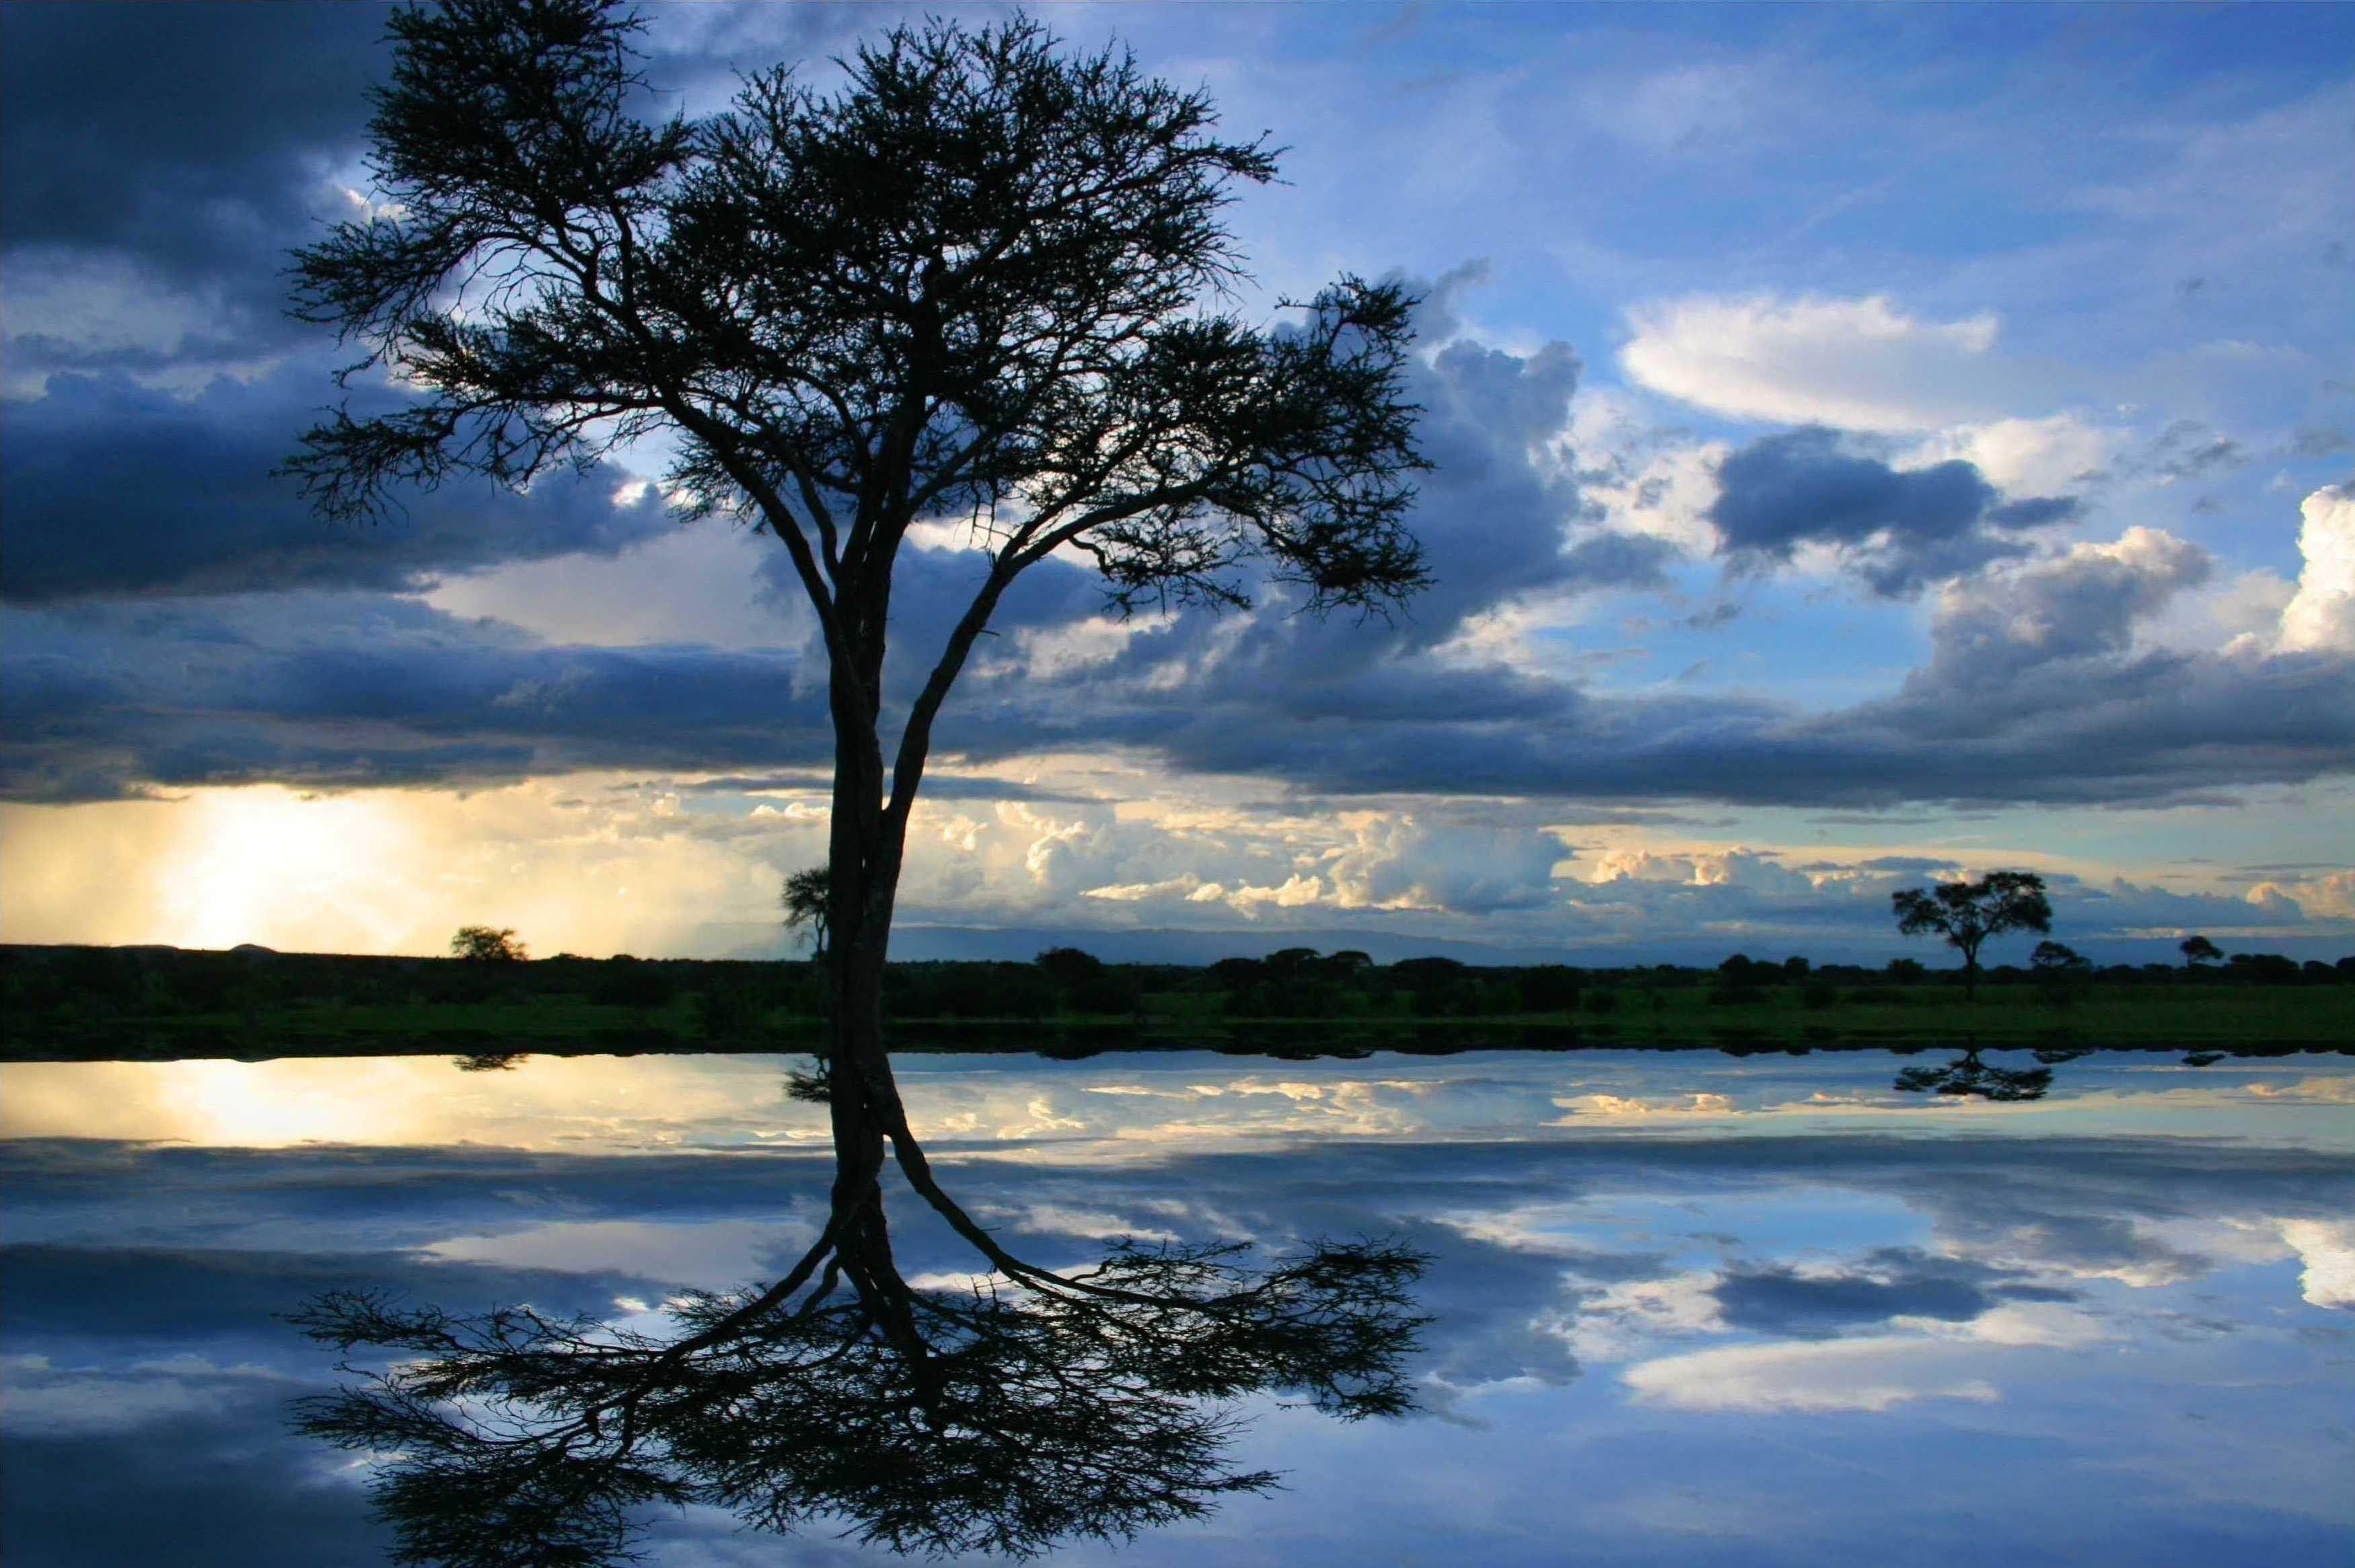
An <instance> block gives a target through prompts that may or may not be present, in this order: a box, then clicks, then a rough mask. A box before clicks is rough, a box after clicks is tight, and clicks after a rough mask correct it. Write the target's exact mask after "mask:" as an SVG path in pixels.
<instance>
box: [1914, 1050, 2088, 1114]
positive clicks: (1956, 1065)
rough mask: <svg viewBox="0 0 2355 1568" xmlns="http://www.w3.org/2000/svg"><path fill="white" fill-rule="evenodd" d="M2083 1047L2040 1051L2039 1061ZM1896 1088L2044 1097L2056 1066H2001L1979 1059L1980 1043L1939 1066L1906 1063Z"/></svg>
mask: <svg viewBox="0 0 2355 1568" xmlns="http://www.w3.org/2000/svg"><path fill="white" fill-rule="evenodd" d="M2080 1055H2083V1052H2080V1051H2039V1052H2038V1053H2037V1054H2036V1056H2037V1060H2038V1061H2039V1062H2044V1063H2051V1062H2065V1061H2068V1060H2069V1059H2070V1058H2072V1057H2073V1056H2080ZM2051 1086H2052V1069H2051V1067H2050V1066H2049V1065H2047V1066H2037V1067H1998V1066H1994V1065H1990V1064H1988V1063H1986V1062H1982V1061H1980V1060H1979V1048H1978V1047H1977V1046H1976V1045H1974V1046H1972V1047H1970V1048H1969V1049H1967V1050H1966V1051H1965V1052H1964V1053H1963V1054H1962V1055H1961V1057H1960V1058H1958V1059H1957V1060H1955V1061H1952V1062H1948V1063H1946V1064H1945V1065H1941V1066H1936V1067H1906V1068H1903V1069H1902V1070H1901V1071H1900V1072H1899V1073H1898V1075H1897V1082H1896V1085H1895V1087H1896V1088H1898V1089H1900V1090H1902V1091H1904V1092H1905V1093H1907V1094H1931V1093H1936V1094H1941V1095H1955V1096H1967V1097H1971V1098H1973V1099H1981V1100H2041V1099H2042V1098H2043V1097H2044V1095H2045V1091H2047V1090H2048V1089H2050V1088H2051Z"/></svg>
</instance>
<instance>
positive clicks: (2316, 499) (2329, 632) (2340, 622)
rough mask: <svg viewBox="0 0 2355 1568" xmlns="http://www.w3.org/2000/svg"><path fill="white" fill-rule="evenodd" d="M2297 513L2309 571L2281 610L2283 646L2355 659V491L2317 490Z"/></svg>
mask: <svg viewBox="0 0 2355 1568" xmlns="http://www.w3.org/2000/svg"><path fill="white" fill-rule="evenodd" d="M2298 513H2299V515H2300V516H2301V517H2302V518H2303V519H2304V520H2305V521H2304V523H2303V524H2302V525H2301V526H2300V527H2299V529H2298V532H2297V547H2298V551H2299V553H2300V554H2301V555H2303V556H2305V557H2306V565H2305V567H2304V569H2303V570H2301V571H2300V572H2299V573H2298V577H2297V593H2296V596H2295V597H2294V598H2292V599H2291V600H2290V601H2289V603H2288V604H2287V605H2286V606H2284V607H2283V609H2282V612H2281V645H2282V646H2283V647H2284V648H2286V649H2315V650H2327V651H2329V652H2339V653H2355V485H2345V484H2339V485H2329V486H2326V487H2325V488H2323V489H2321V490H2318V491H2316V492H2314V493H2312V494H2311V495H2308V496H2307V498H2306V500H2305V502H2304V503H2303V504H2301V505H2300V507H2299V508H2298Z"/></svg>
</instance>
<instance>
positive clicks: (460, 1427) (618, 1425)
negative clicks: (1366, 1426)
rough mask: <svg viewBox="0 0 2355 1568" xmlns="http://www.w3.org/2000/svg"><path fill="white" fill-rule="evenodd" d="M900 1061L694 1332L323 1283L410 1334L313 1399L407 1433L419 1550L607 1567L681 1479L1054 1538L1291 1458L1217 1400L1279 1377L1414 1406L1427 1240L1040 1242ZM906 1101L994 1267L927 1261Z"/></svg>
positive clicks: (1169, 1507)
mask: <svg viewBox="0 0 2355 1568" xmlns="http://www.w3.org/2000/svg"><path fill="white" fill-rule="evenodd" d="M837 1087H839V1086H837ZM876 1087H879V1088H881V1089H882V1091H883V1092H882V1094H881V1095H880V1096H878V1095H875V1094H873V1093H872V1092H871V1091H870V1092H869V1093H861V1094H844V1093H837V1094H835V1095H832V1096H829V1100H830V1102H831V1105H832V1109H833V1113H834V1117H835V1132H836V1153H837V1172H836V1181H835V1187H834V1194H833V1202H832V1203H831V1206H830V1211H829V1218H828V1221H827V1224H826V1229H825V1231H824V1233H823V1234H821V1235H820V1236H819V1238H818V1240H817V1242H816V1243H815V1245H813V1246H811V1247H810V1249H809V1250H808V1251H807V1252H806V1253H805V1254H804V1255H802V1257H801V1258H800V1260H799V1261H798V1262H797V1263H796V1264H795V1265H794V1267H793V1268H792V1269H791V1270H790V1271H789V1272H788V1273H787V1274H786V1275H785V1276H784V1277H783V1278H782V1279H780V1280H778V1281H777V1282H776V1283H775V1284H773V1285H772V1286H770V1287H767V1288H766V1289H762V1290H759V1291H757V1292H754V1291H747V1292H743V1293H738V1294H702V1293H698V1294H694V1295H690V1296H687V1297H685V1298H681V1299H679V1300H677V1301H675V1302H673V1303H672V1305H671V1311H672V1316H673V1319H674V1320H675V1323H676V1331H675V1332H674V1333H673V1334H672V1335H670V1336H669V1337H662V1336H656V1335H649V1334H645V1333H639V1332H634V1331H631V1330H626V1329H622V1328H617V1327H615V1326H613V1325H609V1324H606V1323H602V1322H600V1321H598V1320H596V1319H555V1318H550V1317H547V1316H543V1315H541V1314H540V1313H538V1312H536V1311H534V1310H532V1309H531V1308H524V1307H517V1308H506V1309H502V1310H498V1311H494V1312H491V1313H489V1314H486V1315H484V1316H479V1317H458V1316H453V1315H451V1314H449V1313H446V1312H444V1311H442V1310H441V1309H439V1308H433V1307H421V1308H419V1307H403V1306H400V1305H398V1304H396V1303H394V1302H393V1301H391V1300H390V1299H389V1298H385V1297H383V1296H381V1295H378V1294H375V1293H369V1292H361V1291H346V1292H336V1293H332V1294H329V1295H327V1296H325V1297H322V1298H318V1299H316V1300H314V1301H313V1302H311V1303H310V1304H309V1305H308V1306H306V1307H305V1308H304V1309H303V1310H302V1311H301V1312H300V1313H299V1314H297V1315H296V1318H295V1321H296V1323H297V1325H298V1326H299V1327H300V1328H302V1329H303V1330H304V1331H305V1332H306V1333H308V1334H309V1335H310V1336H311V1337H312V1338H314V1339H315V1340H320V1341H322V1342H324V1343H327V1344H331V1345H334V1346H336V1348H337V1349H338V1350H340V1351H343V1352H345V1353H346V1356H347V1357H349V1356H351V1355H353V1354H354V1353H355V1352H359V1351H374V1352H378V1353H381V1354H383V1355H385V1356H387V1357H388V1358H389V1360H390V1362H391V1364H390V1366H389V1370H385V1371H380V1372H368V1371H364V1370H362V1369H359V1368H357V1367H353V1366H350V1365H349V1363H348V1362H347V1366H346V1370H347V1371H349V1372H354V1373H356V1374H357V1381H355V1382H354V1383H351V1384H349V1385H347V1386H346V1388H344V1389H343V1390H341V1391H340V1392H338V1393H335V1394H331V1395H325V1396H322V1397H320V1398H317V1399H314V1400H311V1401H307V1402H305V1404H304V1406H303V1407H302V1409H301V1411H300V1413H299V1415H298V1418H297V1420H298V1425H299V1426H300V1428H301V1429H302V1430H303V1431H304V1432H306V1433H308V1434H309V1435H311V1436H315V1437H318V1438H321V1439H324V1440H325V1441H326V1442H328V1443H331V1444H334V1445H336V1446H338V1447H341V1448H345V1449H347V1450H351V1451H354V1452H357V1453H363V1454H368V1455H370V1456H375V1457H378V1458H379V1459H380V1460H381V1463H380V1466H379V1467H378V1471H377V1475H376V1483H375V1485H376V1502H377V1506H378V1511H379V1513H380V1514H381V1516H382V1517H383V1518H384V1519H385V1520H386V1521H387V1522H388V1523H389V1525H390V1526H391V1527H392V1529H393V1531H394V1535H395V1547H394V1556H395V1558H396V1559H397V1560H399V1561H401V1562H405V1563H447V1564H453V1565H454V1564H464V1565H468V1568H474V1565H482V1568H490V1565H502V1568H504V1565H515V1568H521V1565H524V1564H531V1565H534V1568H556V1565H576V1564H577V1565H581V1568H586V1565H589V1564H599V1563H612V1562H616V1561H620V1560H623V1559H624V1558H626V1557H627V1556H628V1555H629V1554H630V1551H631V1547H632V1544H633V1542H634V1541H635V1539H636V1537H637V1535H638V1532H639V1530H640V1528H641V1524H642V1520H643V1519H644V1517H645V1514H646V1512H647V1511H648V1510H649V1507H650V1505H656V1504H666V1503H667V1504H674V1505H684V1504H688V1503H700V1504H708V1505H714V1506H718V1507H721V1508H726V1509H729V1510H733V1511H734V1512H735V1513H736V1514H737V1515H738V1516H739V1517H740V1518H741V1519H743V1520H746V1521H747V1522H748V1523H751V1524H752V1525H754V1526H757V1527H760V1528H762V1529H768V1530H774V1531H788V1530H792V1529H794V1528H795V1527H797V1526H800V1525H804V1524H806V1523H811V1522H826V1521H835V1522H841V1523H845V1524H847V1527H848V1529H849V1531H851V1532H852V1533H854V1534H856V1535H857V1536H858V1537H859V1538H860V1539H861V1540H863V1541H866V1542H878V1543H881V1544H884V1545H887V1546H889V1547H890V1548H892V1549H894V1550H896V1551H900V1552H925V1553H932V1554H942V1553H950V1552H967V1551H984V1552H1005V1553H1008V1554H1012V1555H1016V1556H1028V1555H1030V1554H1033V1553H1036V1552H1041V1551H1043V1550H1045V1549H1046V1548H1048V1547H1049V1546H1050V1545H1052V1544H1054V1543H1055V1542H1059V1541H1062V1540H1066V1539H1070V1538H1075V1537H1097V1538H1114V1537H1118V1538H1126V1537H1130V1536H1133V1535H1135V1533H1136V1532H1137V1531H1140V1530H1143V1529H1146V1528H1148V1527H1151V1526H1155V1525H1160V1524H1166V1523H1169V1522H1172V1521H1175V1520H1184V1519H1190V1518H1194V1517H1197V1516H1199V1515H1201V1514H1203V1513H1205V1512H1207V1511H1209V1509H1211V1508H1212V1507H1213V1506H1215V1502H1216V1499H1219V1498H1220V1497H1222V1496H1224V1495H1226V1494H1229V1493H1234V1492H1257V1491H1263V1490H1265V1489H1268V1488H1270V1487H1271V1486H1273V1484H1274V1482H1275V1477H1274V1476H1273V1474H1272V1473H1270V1472H1265V1471H1248V1472H1246V1471H1239V1470H1235V1469H1232V1468H1231V1467H1229V1466H1228V1465H1227V1464H1226V1462H1225V1455H1226V1451H1227V1448H1228V1446H1229V1443H1230V1441H1231V1438H1232V1437H1233V1436H1235V1433H1236V1431H1237V1419H1236V1417H1235V1416H1234V1415H1233V1414H1231V1413H1230V1412H1227V1411H1224V1410H1222V1409H1220V1406H1219V1403H1218V1402H1221V1401H1231V1400H1234V1399H1237V1398H1240V1397H1241V1396H1244V1395H1248V1394H1253V1393H1276V1394H1280V1395H1283V1396H1285V1397H1289V1398H1292V1399H1295V1400H1298V1401H1303V1402H1305V1403H1306V1404H1311V1405H1313V1406H1315V1407H1316V1408H1317V1409H1319V1410H1322V1411H1325V1412H1326V1413H1327V1414H1332V1415H1335V1416H1337V1417H1339V1418H1341V1419H1344V1420H1359V1419H1362V1418H1364V1417H1367V1416H1376V1415H1398V1414H1402V1413H1404V1412H1406V1411H1407V1410H1409V1409H1411V1408H1412V1397H1411V1395H1410V1393H1409V1389H1408V1383H1407V1379H1406V1378H1405V1376H1404V1375H1403V1373H1402V1372H1401V1366H1402V1363H1403V1362H1404V1361H1405V1360H1406V1358H1407V1356H1408V1355H1409V1354H1410V1353H1411V1352H1412V1351H1413V1350H1414V1348H1415V1343H1416V1335H1417V1331H1418V1330H1419V1329H1420V1328H1421V1326H1422V1324H1423V1322H1424V1321H1425V1319H1421V1318H1418V1317H1416V1316H1415V1315H1414V1313H1413V1309H1412V1299H1411V1297H1410V1294H1409V1292H1410V1290H1411V1288H1412V1286H1413V1284H1414V1283H1415V1281H1416V1280H1417V1279H1418V1278H1419V1277H1420V1276H1421V1274H1422V1272H1423V1268H1424V1266H1425V1265H1426V1263H1427V1261H1428V1260H1427V1259H1425V1258H1424V1257H1423V1256H1422V1255H1419V1254H1417V1253H1414V1252H1412V1251H1411V1250H1409V1249H1407V1248H1404V1247H1401V1246H1397V1245H1390V1244H1388V1243H1382V1242H1359V1243H1355V1244H1316V1245H1310V1246H1308V1247H1306V1248H1305V1249H1303V1250H1301V1251H1298V1252H1296V1253H1295V1254H1292V1255H1287V1256H1284V1257H1282V1258H1278V1259H1276V1260H1274V1261H1273V1262H1271V1263H1268V1264H1265V1265H1263V1266H1254V1265H1253V1264H1252V1260H1251V1257H1250V1255H1249V1249H1248V1248H1247V1247H1246V1246H1244V1245H1239V1244H1223V1245H1194V1246H1180V1245H1135V1244H1128V1243H1124V1244H1122V1245H1119V1246H1117V1247H1115V1248H1114V1250H1113V1251H1112V1252H1111V1254H1110V1255H1108V1256H1106V1257H1105V1258H1103V1261H1101V1262H1100V1263H1098V1264H1096V1265H1095V1266H1093V1267H1091V1268H1087V1269H1085V1270H1082V1271H1073V1272H1064V1273H1058V1272H1054V1271H1051V1270H1049V1269H1045V1268H1040V1267H1038V1266H1034V1265H1032V1264H1030V1263H1028V1262H1026V1261H1024V1260H1023V1259H1021V1258H1018V1257H1016V1256H1014V1255H1011V1254H1009V1253H1007V1251H1006V1250H1005V1249H1004V1248H1003V1247H1001V1246H1000V1245H998V1243H997V1242H996V1240H995V1239H994V1238H993V1237H992V1236H991V1235H990V1234H988V1233H987V1232H986V1230H984V1229H983V1228H982V1227H981V1226H980V1225H979V1224H976V1223H975V1221H974V1220H973V1219H972V1218H971V1217H970V1216H969V1215H967V1214H966V1213H964V1210H963V1209H961V1208H960V1207H959V1206H958V1205H957V1204H956V1203H955V1202H954V1201H953V1200H951V1199H950V1198H949V1197H948V1195H947V1194H946V1193H945V1192H942V1190H941V1189H940V1187H939V1184H938V1183H937V1181H935V1180H934V1179H933V1175H932V1171H931V1170H930V1168H929V1166H928V1164H927V1163H926V1161H925V1160H924V1156H923V1152H922V1149H921V1148H920V1147H919V1146H918V1144H917V1143H916V1141H915V1139H913V1138H912V1137H911V1136H909V1134H908V1130H907V1126H906V1120H905V1117H904V1114H903V1113H901V1112H900V1107H899V1106H898V1103H897V1100H898V1097H897V1092H896V1089H895V1088H893V1087H891V1086H890V1084H889V1080H888V1078H887V1079H886V1080H885V1081H884V1083H883V1084H882V1085H879V1086H876ZM879 1100H880V1101H881V1102H882V1103H881V1110H882V1115H881V1116H880V1117H879V1118H878V1117H877V1116H875V1115H874V1114H873V1113H874V1112H875V1111H876V1110H877V1109H878V1105H877V1102H878V1101H879ZM846 1103H847V1104H848V1105H849V1106H850V1107H851V1108H850V1110H849V1112H848V1114H845V1107H846ZM878 1120H880V1121H881V1122H882V1123H883V1124H884V1126H885V1127H887V1128H889V1131H890V1145H891V1148H892V1152H893V1154H894V1155H895V1156H896V1158H897V1161H898V1163H899V1165H900V1170H901V1171H903V1172H904V1173H905V1174H906V1175H907V1176H908V1178H909V1180H910V1182H911V1185H912V1186H914V1187H915V1189H916V1191H917V1192H919V1193H920V1194H922V1196H923V1197H924V1199H925V1200H926V1202H928V1203H930V1205H931V1206H932V1209H933V1210H935V1211H936V1212H937V1213H940V1214H941V1216H942V1217H943V1218H944V1219H945V1220H946V1221H947V1222H948V1223H949V1224H950V1225H951V1226H952V1227H953V1228H954V1229H955V1230H956V1232H957V1233H958V1234H960V1235H961V1236H962V1237H964V1240H965V1241H966V1242H967V1243H968V1244H970V1245H972V1246H973V1247H974V1248H975V1251H976V1252H978V1253H979V1255H980V1256H981V1257H982V1259H983V1260H985V1261H986V1265H987V1269H988V1272H987V1273H986V1274H984V1275H981V1276H979V1277H976V1278H975V1281H974V1282H973V1283H971V1284H970V1285H967V1286H964V1287H962V1288H946V1289H943V1288H935V1287H921V1288H920V1287H915V1286H912V1285H911V1284H910V1283H909V1282H908V1281H907V1280H906V1279H905V1278H903V1277H901V1275H900V1268H899V1266H898V1264H897V1263H896V1261H895V1260H894V1258H893V1255H892V1250H891V1240H890V1233H889V1229H888V1227H887V1225H886V1224H885V1218H884V1213H883V1202H882V1194H881V1190H880V1185H879V1181H878V1177H879V1171H880V1167H881V1163H882V1160H881V1156H882V1140H881V1139H878V1138H875V1137H871V1136H866V1135H867V1134H868V1133H870V1132H871V1131H872V1130H873V1129H874V1128H876V1124H877V1122H878ZM846 1134H847V1135H849V1136H846Z"/></svg>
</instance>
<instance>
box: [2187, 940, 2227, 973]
mask: <svg viewBox="0 0 2355 1568" xmlns="http://www.w3.org/2000/svg"><path fill="white" fill-rule="evenodd" d="M2177 950H2178V951H2179V952H2180V953H2182V955H2183V967H2184V968H2186V969H2198V968H2199V967H2200V965H2202V964H2221V963H2222V962H2223V961H2224V949H2223V948H2220V947H2218V946H2217V945H2216V944H2215V943H2213V942H2211V941H2210V940H2209V939H2208V938H2205V937H2202V936H2198V935H2193V936H2190V937H2186V938H2183V945H2182V947H2181V948H2178V949H2177Z"/></svg>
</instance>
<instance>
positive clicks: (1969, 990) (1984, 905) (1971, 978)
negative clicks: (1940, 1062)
mask: <svg viewBox="0 0 2355 1568" xmlns="http://www.w3.org/2000/svg"><path fill="white" fill-rule="evenodd" d="M1889 903H1890V907H1891V911H1892V912H1893V913H1894V914H1895V915H1896V916H1897V929H1898V930H1899V932H1900V933H1902V935H1905V936H1908V937H1924V936H1935V937H1943V938H1945V942H1946V945H1947V946H1948V947H1950V948H1954V949H1955V951H1956V952H1959V953H1960V954H1962V955H1963V992H1964V995H1965V996H1966V997H1976V996H1977V995H1978V984H1979V948H1981V947H1983V946H1985V945H1986V943H1987V938H1990V937H1999V936H2001V935H2003V934H2004V933H2005V932H2007V931H2038V932H2050V931H2051V929H2052V905H2051V901H2050V900H2048V899H2047V898H2046V897H2045V895H2044V879H2043V878H2042V877H2041V876H2038V875H2037V874H2035V873H2033V872H2027V871H1991V872H1989V873H1987V875H1985V876H1984V877H1981V878H1980V879H1979V880H1978V881H1977V882H1972V881H1969V880H1967V879H1965V880H1962V881H1957V882H1942V883H1939V884H1938V885H1936V886H1934V887H1929V888H1922V887H1908V888H1904V889H1902V890H1900V891H1899V892H1896V893H1892V894H1891V895H1889Z"/></svg>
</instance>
